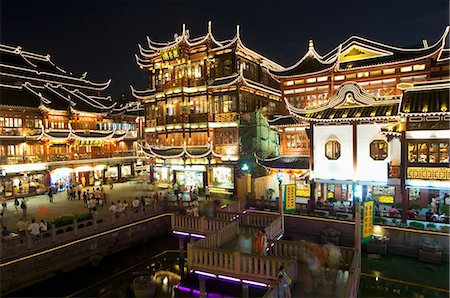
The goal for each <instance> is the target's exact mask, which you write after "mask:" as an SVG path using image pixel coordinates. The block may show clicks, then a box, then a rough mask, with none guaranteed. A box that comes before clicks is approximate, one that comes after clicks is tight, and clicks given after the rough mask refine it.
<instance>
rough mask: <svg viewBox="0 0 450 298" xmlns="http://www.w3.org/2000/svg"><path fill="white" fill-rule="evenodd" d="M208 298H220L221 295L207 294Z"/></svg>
mask: <svg viewBox="0 0 450 298" xmlns="http://www.w3.org/2000/svg"><path fill="white" fill-rule="evenodd" d="M208 297H211V298H214V297H217V298H219V297H220V298H222V297H223V296H222V295H220V294H217V293H208Z"/></svg>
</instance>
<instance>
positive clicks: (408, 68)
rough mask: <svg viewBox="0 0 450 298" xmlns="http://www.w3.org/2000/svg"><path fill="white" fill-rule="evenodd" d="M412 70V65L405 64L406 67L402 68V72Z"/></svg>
mask: <svg viewBox="0 0 450 298" xmlns="http://www.w3.org/2000/svg"><path fill="white" fill-rule="evenodd" d="M412 70H413V68H412V66H405V67H402V68H400V71H401V72H408V71H412Z"/></svg>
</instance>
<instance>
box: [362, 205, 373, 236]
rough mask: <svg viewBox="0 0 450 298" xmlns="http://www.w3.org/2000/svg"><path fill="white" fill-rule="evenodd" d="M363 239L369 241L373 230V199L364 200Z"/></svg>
mask: <svg viewBox="0 0 450 298" xmlns="http://www.w3.org/2000/svg"><path fill="white" fill-rule="evenodd" d="M363 206H364V212H363V226H362V241H363V242H366V241H369V240H370V239H371V237H372V231H373V211H374V210H373V201H367V202H364V205H363Z"/></svg>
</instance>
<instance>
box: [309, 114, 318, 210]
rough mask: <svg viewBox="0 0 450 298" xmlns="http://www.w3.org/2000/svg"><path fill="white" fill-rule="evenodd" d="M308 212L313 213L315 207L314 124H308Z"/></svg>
mask: <svg viewBox="0 0 450 298" xmlns="http://www.w3.org/2000/svg"><path fill="white" fill-rule="evenodd" d="M309 173H310V175H311V176H310V179H309V190H310V191H309V210H310V211H314V208H315V205H316V182H315V177H314V124H313V123H312V122H310V123H309Z"/></svg>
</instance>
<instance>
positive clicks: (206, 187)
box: [205, 185, 210, 201]
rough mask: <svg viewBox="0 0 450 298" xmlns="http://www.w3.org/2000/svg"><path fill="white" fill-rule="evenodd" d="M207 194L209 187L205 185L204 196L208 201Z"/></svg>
mask: <svg viewBox="0 0 450 298" xmlns="http://www.w3.org/2000/svg"><path fill="white" fill-rule="evenodd" d="M209 196H210V194H209V187H208V185H207V186H205V198H206V200H207V201H209Z"/></svg>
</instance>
